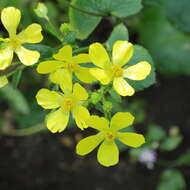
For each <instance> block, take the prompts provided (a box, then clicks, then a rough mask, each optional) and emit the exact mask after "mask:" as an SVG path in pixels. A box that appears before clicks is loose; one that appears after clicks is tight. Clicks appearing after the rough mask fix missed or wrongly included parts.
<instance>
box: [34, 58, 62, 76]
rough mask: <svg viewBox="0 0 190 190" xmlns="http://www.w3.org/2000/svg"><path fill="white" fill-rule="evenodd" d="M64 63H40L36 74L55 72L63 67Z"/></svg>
mask: <svg viewBox="0 0 190 190" xmlns="http://www.w3.org/2000/svg"><path fill="white" fill-rule="evenodd" d="M63 65H64V63H63V62H61V61H54V60H50V61H42V62H40V63H39V65H38V67H37V72H38V73H40V74H47V73H51V72H54V71H56V70H57V69H59V68H61V67H63Z"/></svg>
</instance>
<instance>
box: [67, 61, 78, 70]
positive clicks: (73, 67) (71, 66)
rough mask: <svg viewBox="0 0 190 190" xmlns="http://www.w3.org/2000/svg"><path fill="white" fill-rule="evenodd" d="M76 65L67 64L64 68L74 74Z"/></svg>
mask: <svg viewBox="0 0 190 190" xmlns="http://www.w3.org/2000/svg"><path fill="white" fill-rule="evenodd" d="M77 66H78V64H76V63H67V64H66V66H65V68H66V69H68V70H69V71H70V72H74V71H76V69H77Z"/></svg>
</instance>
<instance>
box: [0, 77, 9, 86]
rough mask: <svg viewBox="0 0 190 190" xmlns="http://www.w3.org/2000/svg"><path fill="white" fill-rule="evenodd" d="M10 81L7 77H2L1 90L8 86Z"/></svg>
mask: <svg viewBox="0 0 190 190" xmlns="http://www.w3.org/2000/svg"><path fill="white" fill-rule="evenodd" d="M8 82H9V81H8V79H7V77H6V76H0V88H2V87H4V86H5V85H7V84H8Z"/></svg>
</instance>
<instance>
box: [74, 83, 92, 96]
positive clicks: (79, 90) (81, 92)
mask: <svg viewBox="0 0 190 190" xmlns="http://www.w3.org/2000/svg"><path fill="white" fill-rule="evenodd" d="M73 96H75V98H76V99H78V100H87V99H88V93H87V91H86V89H85V88H83V87H82V86H81V85H80V84H79V83H75V84H74V86H73Z"/></svg>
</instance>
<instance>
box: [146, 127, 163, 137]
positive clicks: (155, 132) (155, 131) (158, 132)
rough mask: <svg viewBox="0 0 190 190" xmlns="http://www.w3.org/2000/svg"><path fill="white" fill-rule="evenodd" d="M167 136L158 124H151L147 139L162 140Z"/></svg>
mask: <svg viewBox="0 0 190 190" xmlns="http://www.w3.org/2000/svg"><path fill="white" fill-rule="evenodd" d="M165 137H166V132H165V131H164V129H162V128H161V127H160V126H158V125H149V126H148V132H147V135H146V139H147V140H148V141H160V140H162V139H164V138H165Z"/></svg>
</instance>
